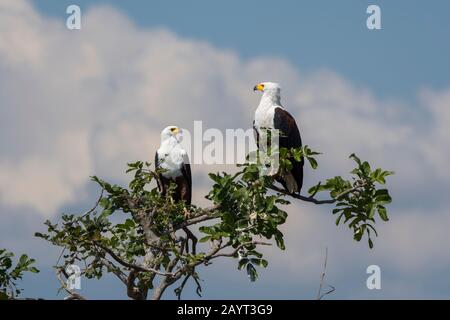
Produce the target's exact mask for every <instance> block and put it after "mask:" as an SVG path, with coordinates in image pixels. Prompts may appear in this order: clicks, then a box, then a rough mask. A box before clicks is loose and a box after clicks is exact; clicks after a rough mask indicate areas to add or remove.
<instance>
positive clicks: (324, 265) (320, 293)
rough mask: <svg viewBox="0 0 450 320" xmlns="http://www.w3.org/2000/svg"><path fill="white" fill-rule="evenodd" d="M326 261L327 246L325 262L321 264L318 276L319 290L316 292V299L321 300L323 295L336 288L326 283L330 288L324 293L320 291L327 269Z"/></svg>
mask: <svg viewBox="0 0 450 320" xmlns="http://www.w3.org/2000/svg"><path fill="white" fill-rule="evenodd" d="M327 263H328V247H326V248H325V262H324V264H323V272H322V275H321V276H320V285H319V291H318V292H317V300H321V299H322V298H323V297H325V296H326V295H328V294H330V293H332V292H333V291H334V290H336V288H335V287H333V286H332V285H328V287H329V288H330V290H328V291H327V292H325V293H322V288H323V285H324V281H325V274H326V271H327Z"/></svg>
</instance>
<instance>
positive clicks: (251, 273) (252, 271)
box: [247, 263, 258, 282]
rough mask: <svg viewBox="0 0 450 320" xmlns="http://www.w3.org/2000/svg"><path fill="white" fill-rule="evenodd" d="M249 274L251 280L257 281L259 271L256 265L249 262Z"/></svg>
mask: <svg viewBox="0 0 450 320" xmlns="http://www.w3.org/2000/svg"><path fill="white" fill-rule="evenodd" d="M247 275H248V277H249V278H250V281H251V282H254V281H256V279H258V272H256V269H255V267H254V266H253V265H252V264H251V263H249V264H247Z"/></svg>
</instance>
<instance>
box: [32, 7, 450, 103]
mask: <svg viewBox="0 0 450 320" xmlns="http://www.w3.org/2000/svg"><path fill="white" fill-rule="evenodd" d="M33 3H34V5H35V6H36V7H37V8H38V9H39V10H40V11H41V12H43V13H44V14H46V15H50V16H53V17H60V18H62V17H63V16H64V12H65V8H66V7H67V5H69V4H72V3H74V1H70V0H62V1H54V0H35V1H33ZM76 3H77V4H79V5H80V6H81V7H83V8H89V7H90V6H92V5H97V4H108V5H113V6H115V7H116V8H119V9H120V10H122V11H123V12H124V13H125V14H126V15H127V16H128V17H130V19H132V20H133V21H134V22H135V23H136V24H138V25H139V26H142V27H155V26H164V27H168V28H169V29H171V30H173V31H174V32H176V33H177V34H179V35H182V36H185V37H189V38H194V39H200V40H205V41H208V42H210V43H213V44H215V45H216V46H218V47H220V48H223V49H232V50H235V51H237V52H238V53H239V54H240V55H242V56H243V57H245V58H252V57H254V56H259V55H275V56H280V57H283V58H287V59H288V60H289V61H290V62H292V63H293V64H294V65H295V66H297V67H298V68H299V69H300V70H303V71H311V70H315V69H316V68H322V67H324V68H331V69H333V70H335V71H337V72H339V73H340V74H342V75H344V76H345V77H347V78H349V79H351V80H352V81H353V82H355V83H357V84H359V85H361V86H366V87H369V88H370V89H371V90H373V91H374V92H375V93H376V94H377V95H380V96H382V97H392V96H395V97H398V96H401V97H403V98H406V99H408V97H410V96H411V95H412V94H413V92H414V91H415V90H416V89H417V88H420V87H423V86H425V87H428V86H431V87H433V88H443V87H445V86H447V85H448V84H449V83H450V78H449V77H448V73H449V72H450V61H449V59H448V57H449V56H450V41H446V40H447V39H448V31H449V28H450V26H449V21H448V12H449V11H450V3H449V2H448V1H444V0H436V1H432V2H427V1H420V0H412V1H407V0H398V1H365V0H344V1H324V0H315V1H312V0H310V1H295V0H284V1H277V2H275V1H271V0H258V1H255V0H249V1H233V0H231V1H225V2H223V1H222V2H219V1H206V0H198V1H144V0H133V1H120V0H111V1H107V0H101V1H97V0H80V1H76ZM370 4H377V5H379V6H380V8H381V10H382V28H383V30H381V31H375V32H369V31H368V30H367V28H366V18H367V14H366V8H367V6H368V5H370ZM61 21H62V20H61ZM268 39H270V40H268Z"/></svg>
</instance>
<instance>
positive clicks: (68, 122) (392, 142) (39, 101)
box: [0, 0, 450, 277]
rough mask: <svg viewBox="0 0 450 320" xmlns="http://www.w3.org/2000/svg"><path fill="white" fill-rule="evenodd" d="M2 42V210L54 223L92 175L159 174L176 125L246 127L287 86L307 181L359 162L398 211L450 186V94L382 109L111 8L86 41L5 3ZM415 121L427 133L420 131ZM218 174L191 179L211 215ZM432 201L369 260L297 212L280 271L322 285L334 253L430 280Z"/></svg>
mask: <svg viewBox="0 0 450 320" xmlns="http://www.w3.org/2000/svg"><path fill="white" fill-rule="evenodd" d="M0 39H2V41H0V70H1V72H0V99H1V101H2V105H1V107H0V157H1V160H0V200H1V202H2V204H3V205H6V206H11V207H23V206H25V207H30V208H33V209H34V210H36V211H38V212H40V213H41V214H43V215H46V216H53V215H54V214H56V213H57V212H58V211H59V209H60V208H61V207H62V206H64V205H67V204H68V203H73V202H75V201H77V200H78V199H77V198H76V194H79V192H80V191H82V190H84V189H85V187H86V183H87V182H88V176H89V175H91V174H97V175H100V176H102V177H105V178H110V179H116V180H122V181H123V179H124V175H123V173H122V172H123V169H124V165H125V163H126V162H127V161H132V160H137V159H142V160H150V161H152V159H153V155H154V150H156V147H157V145H158V143H159V132H160V130H161V129H162V128H163V127H165V126H166V125H168V124H178V125H180V126H182V127H186V128H191V127H192V124H193V121H194V120H203V121H204V128H207V127H217V128H221V129H224V128H248V127H250V126H251V121H252V117H253V112H254V109H255V108H256V105H257V103H258V98H259V97H258V96H257V95H254V94H253V93H252V91H251V89H252V87H253V85H254V84H255V83H257V82H260V81H266V80H274V81H279V82H281V83H282V86H283V100H282V102H283V103H284V104H285V106H286V108H287V109H288V110H289V111H290V112H291V113H292V114H293V115H295V117H296V118H297V119H298V121H299V123H300V125H301V127H302V134H303V140H304V142H305V143H307V144H309V145H311V146H313V147H314V148H315V149H318V150H320V151H323V152H325V154H324V155H323V156H322V157H321V159H322V161H321V169H320V171H318V172H317V173H311V172H310V171H308V172H307V179H308V182H309V183H313V182H315V180H316V179H318V178H322V177H324V176H329V175H338V174H342V173H343V172H348V171H349V169H350V168H351V162H349V160H348V159H347V156H348V155H349V154H350V153H351V152H357V153H358V154H360V155H361V156H363V157H364V158H367V159H370V160H371V161H372V162H373V163H374V164H375V165H377V166H383V167H385V168H386V169H394V170H395V171H396V172H397V174H396V176H395V177H393V178H392V181H393V185H392V186H393V189H392V191H393V194H394V196H395V198H396V197H398V198H400V199H415V198H416V197H417V196H418V195H420V194H421V193H424V192H425V193H432V192H433V189H432V188H433V187H434V186H435V185H436V184H438V185H439V186H440V187H442V186H444V188H449V185H450V183H449V182H450V181H449V180H450V179H449V178H450V169H448V168H449V166H447V159H448V158H449V157H450V149H449V148H450V147H449V143H448V142H449V141H448V139H449V137H450V131H449V130H450V129H449V126H448V123H449V121H450V109H449V106H450V89H449V90H447V91H445V90H444V91H442V92H435V91H433V90H427V91H422V92H419V98H418V102H417V106H408V105H405V104H404V103H402V102H396V101H388V100H381V99H378V98H377V97H375V96H374V95H373V94H372V93H371V92H370V91H369V90H367V89H366V88H360V87H358V86H355V85H354V84H352V83H351V82H349V81H347V80H346V79H343V78H342V77H341V76H339V75H338V74H336V73H333V72H332V71H329V70H328V71H327V70H319V71H317V72H313V73H311V74H302V73H300V72H298V70H296V69H295V67H294V66H293V65H292V64H290V63H289V62H288V61H285V60H283V59H281V58H265V57H256V58H254V59H250V60H244V59H242V58H241V57H239V56H238V55H237V54H236V53H235V52H232V51H227V50H222V49H218V48H216V47H214V46H212V45H210V44H208V43H206V42H202V41H198V40H193V39H184V38H182V37H180V36H178V35H176V34H174V33H172V32H170V31H168V30H164V29H149V30H143V29H139V28H137V27H136V26H134V25H133V24H132V23H131V22H130V21H129V19H128V18H127V17H125V16H123V15H122V14H121V13H120V12H118V11H116V10H114V9H112V8H110V7H106V6H99V7H93V8H92V9H91V10H90V11H89V12H84V15H83V29H82V30H81V31H69V30H67V29H65V28H64V24H63V23H61V21H56V20H54V19H50V18H44V17H42V16H40V15H39V14H38V13H37V12H36V11H35V10H34V9H33V8H32V7H31V6H30V5H29V3H28V2H26V1H22V0H20V1H17V0H8V1H5V0H4V1H2V2H1V3H0ZM412 108H416V109H417V108H419V109H420V111H421V112H422V113H423V114H424V115H426V120H423V121H422V122H420V121H413V119H412V117H411V115H410V113H411V112H412ZM216 168H217V167H205V166H195V167H194V170H195V174H196V181H198V183H197V185H196V190H197V192H196V194H195V196H194V198H195V200H196V201H198V202H202V203H203V202H204V201H203V200H202V197H203V195H204V193H206V191H207V185H208V182H205V181H207V179H206V178H205V177H204V176H205V174H206V171H210V170H212V171H213V170H215V169H216ZM430 188H431V189H430ZM200 190H201V192H200ZM395 198H394V200H395ZM426 201H427V200H424V204H423V206H424V207H427V208H429V212H421V211H420V210H419V209H416V210H414V214H408V212H406V211H407V210H409V209H410V208H409V207H410V204H409V203H408V202H406V201H405V202H404V203H397V204H396V206H397V207H403V209H401V210H396V211H393V212H391V216H393V219H392V221H391V222H390V223H389V224H385V225H382V227H381V238H382V239H380V240H379V245H380V246H382V248H383V249H376V251H375V253H374V254H372V255H367V254H366V250H365V248H364V249H363V248H362V247H361V246H360V245H356V244H353V243H352V242H351V241H352V240H351V238H350V235H349V233H348V230H345V229H336V227H334V226H333V219H332V218H331V217H330V214H329V213H328V211H327V209H328V208H325V209H321V210H318V209H317V208H313V209H312V208H311V206H308V205H301V206H300V205H295V206H293V207H292V208H291V209H289V211H290V213H291V215H290V217H289V219H290V220H289V225H288V226H287V227H286V234H287V240H288V245H289V244H290V245H291V246H292V247H294V248H296V250H290V251H289V254H286V253H285V254H283V255H282V259H279V260H278V262H277V263H278V268H283V266H284V267H285V266H286V263H287V265H288V267H286V269H281V270H282V272H289V273H293V274H304V273H303V272H306V271H305V270H309V271H308V272H307V274H309V275H311V276H312V275H313V274H315V273H316V268H317V266H318V265H319V266H320V265H321V262H322V258H323V257H322V251H320V250H319V247H320V248H323V247H324V246H325V245H330V247H331V249H333V250H334V251H332V252H334V255H335V259H339V262H336V264H338V263H339V265H340V266H347V265H348V264H349V262H348V261H349V260H351V259H354V260H357V259H358V258H359V260H358V262H359V263H362V264H364V263H365V262H366V261H367V260H368V259H369V257H372V258H376V259H380V260H382V261H387V262H386V263H391V266H392V267H393V268H403V267H405V266H408V267H410V266H411V265H413V266H414V268H413V269H414V270H415V271H418V270H422V271H423V272H425V270H426V268H427V266H428V265H427V261H429V260H430V259H436V257H440V256H441V260H440V261H441V262H442V263H443V264H444V263H448V259H447V257H445V256H444V257H442V252H440V251H439V250H437V249H436V250H435V247H434V246H435V243H436V242H439V241H441V242H442V240H443V239H444V238H445V236H446V232H445V231H446V226H449V224H450V221H449V218H448V213H447V212H442V211H443V210H442V209H439V210H438V211H436V212H434V211H433V210H435V209H433V208H434V207H435V206H441V207H442V206H444V203H445V202H446V201H447V199H440V200H438V203H431V202H430V203H426ZM431 216H433V217H434V218H429V217H431ZM311 243H315V244H316V245H314V246H311V245H310V244H311ZM377 243H378V242H377ZM411 248H416V249H411ZM380 252H381V253H380ZM416 252H417V253H416ZM276 254H278V253H276V252H273V253H271V255H276ZM277 257H278V256H277ZM357 257H358V258H357ZM277 263H276V264H277ZM297 265H300V267H299V268H297ZM339 270H344V271H339V272H338V271H336V272H335V276H336V277H345V276H348V275H345V267H342V268H340V269H339Z"/></svg>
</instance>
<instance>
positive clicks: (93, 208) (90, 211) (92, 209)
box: [79, 188, 105, 219]
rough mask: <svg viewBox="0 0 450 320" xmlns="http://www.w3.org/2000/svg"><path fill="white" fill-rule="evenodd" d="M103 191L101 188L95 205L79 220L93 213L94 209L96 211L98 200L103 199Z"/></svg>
mask: <svg viewBox="0 0 450 320" xmlns="http://www.w3.org/2000/svg"><path fill="white" fill-rule="evenodd" d="M104 190H105V189H103V188H102V190H101V191H100V196H99V197H98V199H97V201H96V202H95V205H94V206H93V207H92V208H91V209H89V210H88V211H86V212H85V213H83V214H82V215H81V216H80V218H79V219H81V218H84V217H85V216H87V215H88V214H90V213H92V212H94V210H95V209H97V207H98V205H99V204H100V200H102V198H103V191H104Z"/></svg>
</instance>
